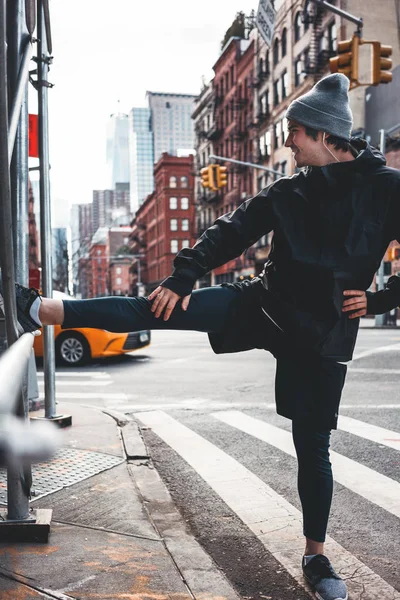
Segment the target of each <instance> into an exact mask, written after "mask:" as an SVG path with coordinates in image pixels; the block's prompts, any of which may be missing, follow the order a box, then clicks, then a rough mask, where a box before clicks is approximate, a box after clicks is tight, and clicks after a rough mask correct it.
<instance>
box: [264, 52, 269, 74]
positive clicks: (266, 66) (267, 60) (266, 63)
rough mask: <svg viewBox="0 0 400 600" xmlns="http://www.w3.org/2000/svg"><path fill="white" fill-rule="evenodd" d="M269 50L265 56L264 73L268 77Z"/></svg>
mask: <svg viewBox="0 0 400 600" xmlns="http://www.w3.org/2000/svg"><path fill="white" fill-rule="evenodd" d="M269 72H270V71H269V50H267V54H266V55H265V73H266V74H267V75H269Z"/></svg>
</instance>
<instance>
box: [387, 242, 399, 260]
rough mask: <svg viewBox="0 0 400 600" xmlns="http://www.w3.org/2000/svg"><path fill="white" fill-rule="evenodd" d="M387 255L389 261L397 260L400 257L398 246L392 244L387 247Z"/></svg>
mask: <svg viewBox="0 0 400 600" xmlns="http://www.w3.org/2000/svg"><path fill="white" fill-rule="evenodd" d="M387 257H388V260H389V261H392V260H399V258H400V246H392V247H391V248H388V251H387Z"/></svg>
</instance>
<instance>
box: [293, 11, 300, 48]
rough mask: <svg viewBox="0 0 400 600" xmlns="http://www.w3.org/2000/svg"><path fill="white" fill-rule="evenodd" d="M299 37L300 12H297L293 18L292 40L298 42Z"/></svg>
mask: <svg viewBox="0 0 400 600" xmlns="http://www.w3.org/2000/svg"><path fill="white" fill-rule="evenodd" d="M300 37H301V14H300V12H298V13H297V14H296V16H295V18H294V41H295V42H298V41H299V39H300Z"/></svg>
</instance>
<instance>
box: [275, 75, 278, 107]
mask: <svg viewBox="0 0 400 600" xmlns="http://www.w3.org/2000/svg"><path fill="white" fill-rule="evenodd" d="M278 104H279V80H278V81H275V82H274V106H278Z"/></svg>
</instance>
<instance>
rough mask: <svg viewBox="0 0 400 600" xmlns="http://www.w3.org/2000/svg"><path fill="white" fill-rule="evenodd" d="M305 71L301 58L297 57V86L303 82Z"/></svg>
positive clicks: (295, 72) (295, 83)
mask: <svg viewBox="0 0 400 600" xmlns="http://www.w3.org/2000/svg"><path fill="white" fill-rule="evenodd" d="M302 73H303V64H302V60H301V58H298V59H296V61H295V63H294V85H295V86H296V87H297V86H299V85H300V84H301V80H302Z"/></svg>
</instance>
